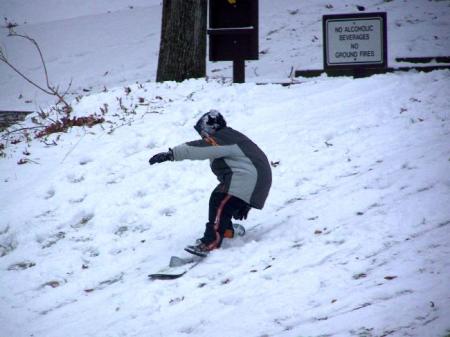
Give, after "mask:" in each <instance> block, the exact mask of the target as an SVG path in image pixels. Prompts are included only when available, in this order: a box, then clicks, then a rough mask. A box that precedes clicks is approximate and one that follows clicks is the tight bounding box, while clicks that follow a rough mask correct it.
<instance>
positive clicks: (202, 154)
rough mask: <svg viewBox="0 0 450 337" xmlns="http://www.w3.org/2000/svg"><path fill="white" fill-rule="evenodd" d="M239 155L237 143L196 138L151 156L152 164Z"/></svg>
mask: <svg viewBox="0 0 450 337" xmlns="http://www.w3.org/2000/svg"><path fill="white" fill-rule="evenodd" d="M233 154H234V155H239V154H240V153H239V151H237V147H236V145H224V146H223V145H222V146H220V145H218V144H217V143H215V142H214V140H212V138H209V139H206V140H204V139H201V140H195V141H192V142H188V143H184V144H181V145H178V146H175V147H174V148H173V149H169V151H167V152H161V153H158V154H156V155H154V156H153V157H152V158H150V160H149V162H150V165H153V164H156V163H162V162H165V161H169V160H170V161H173V160H175V161H180V160H185V159H190V160H205V159H216V158H222V157H227V156H230V155H233Z"/></svg>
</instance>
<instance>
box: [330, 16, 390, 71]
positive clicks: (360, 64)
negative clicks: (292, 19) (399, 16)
mask: <svg viewBox="0 0 450 337" xmlns="http://www.w3.org/2000/svg"><path fill="white" fill-rule="evenodd" d="M386 18H387V16H386V13H385V12H379V13H357V14H335V15H324V16H323V17H322V31H323V64H324V69H325V71H326V70H339V69H342V70H349V69H363V68H382V69H386V68H387V66H388V60H387V55H388V51H387V21H386ZM368 22H371V23H373V24H374V26H376V28H375V30H370V29H368V26H364V25H363V26H356V25H357V23H368ZM337 23H342V24H343V25H348V26H346V29H347V31H342V27H335V30H337V32H336V34H341V35H339V40H342V41H343V42H342V43H341V42H339V41H338V42H336V39H335V38H336V36H334V35H333V34H329V29H330V27H332V25H333V24H337ZM349 26H352V27H360V29H361V31H356V29H355V31H356V32H355V31H352V30H351V29H349V28H348V27H349ZM364 27H365V29H366V31H364V29H363V28H364ZM371 28H372V27H371ZM339 29H340V30H339ZM377 29H379V30H380V31H378V30H377ZM340 32H342V33H340ZM332 38H334V40H332ZM349 38H351V39H353V38H360V39H362V40H358V39H356V40H354V41H353V42H348V41H352V40H349ZM371 38H373V39H374V40H375V42H373V41H369V42H366V43H365V44H366V45H367V43H374V44H373V45H372V47H374V48H379V49H377V50H370V51H367V50H364V51H362V50H360V49H359V45H360V43H359V42H361V43H362V44H363V45H364V43H363V41H364V40H370V39H371ZM377 39H379V41H378V40H377ZM333 43H334V44H335V45H336V44H337V45H338V46H339V47H343V48H346V47H347V45H346V44H350V48H348V47H347V49H348V51H346V52H341V51H335V49H337V48H335V45H333ZM333 52H335V54H334V55H333V54H330V53H333ZM339 53H340V54H339ZM330 55H331V56H330ZM339 55H344V56H343V58H346V59H344V60H343V61H342V62H338V61H336V60H335V58H338V56H339ZM361 55H362V56H361ZM333 56H336V57H335V58H333ZM351 58H353V60H351Z"/></svg>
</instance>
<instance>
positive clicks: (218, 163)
mask: <svg viewBox="0 0 450 337" xmlns="http://www.w3.org/2000/svg"><path fill="white" fill-rule="evenodd" d="M194 129H195V130H196V131H197V132H198V133H199V134H200V136H201V138H202V139H201V140H195V141H192V142H187V143H184V144H181V145H178V146H175V147H174V148H173V149H169V151H167V152H162V153H158V154H156V155H154V156H153V157H151V158H150V160H149V162H150V165H153V164H156V163H162V162H165V161H181V160H185V159H190V160H204V159H209V160H210V165H211V170H212V171H213V173H214V174H215V175H216V176H217V178H218V180H219V182H220V183H219V185H218V186H217V187H216V188H215V189H214V191H213V192H212V194H211V197H210V200H209V219H208V222H207V223H206V229H205V232H204V235H203V237H202V238H201V239H199V240H197V242H196V245H193V246H188V247H186V249H185V250H187V251H188V252H190V253H192V254H195V255H199V256H206V255H207V254H208V253H209V252H210V251H211V250H214V249H217V248H219V247H220V245H221V243H222V240H223V238H224V237H229V238H232V237H233V236H234V229H233V225H232V222H231V218H234V219H238V220H243V219H247V215H248V212H249V210H250V209H251V208H256V209H262V208H263V206H264V203H265V201H266V198H267V196H268V194H269V189H270V186H271V184H272V172H271V169H270V164H269V162H268V160H267V157H266V155H265V154H264V152H263V151H261V149H260V148H259V147H258V146H257V145H256V144H255V143H254V142H252V141H251V140H250V139H249V138H248V137H247V136H245V135H244V134H242V133H240V132H238V131H236V130H233V129H232V128H230V127H227V123H226V121H225V119H224V118H223V116H222V114H221V113H220V112H218V111H217V110H210V111H209V112H207V113H205V114H204V115H203V116H202V117H200V119H199V120H198V121H197V123H196V125H195V126H194Z"/></svg>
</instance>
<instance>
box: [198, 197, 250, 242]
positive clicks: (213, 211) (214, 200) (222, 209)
mask: <svg viewBox="0 0 450 337" xmlns="http://www.w3.org/2000/svg"><path fill="white" fill-rule="evenodd" d="M245 206H247V203H246V202H245V201H243V200H241V199H239V198H236V197H234V196H232V195H229V194H227V193H223V192H220V191H218V189H216V190H214V192H213V193H212V194H211V197H210V199H209V216H208V222H207V223H206V229H205V233H204V234H203V238H202V242H203V243H204V244H206V245H207V247H208V249H210V250H211V249H215V248H219V247H220V245H221V244H222V240H223V238H224V235H225V231H227V230H233V224H232V222H231V218H232V216H233V214H234V213H235V212H236V211H237V210H239V209H241V208H242V207H245Z"/></svg>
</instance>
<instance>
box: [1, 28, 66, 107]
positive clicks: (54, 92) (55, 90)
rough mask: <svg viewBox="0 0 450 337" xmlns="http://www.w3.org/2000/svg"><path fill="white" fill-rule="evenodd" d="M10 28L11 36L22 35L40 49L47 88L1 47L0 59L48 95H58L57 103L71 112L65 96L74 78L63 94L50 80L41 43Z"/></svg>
mask: <svg viewBox="0 0 450 337" xmlns="http://www.w3.org/2000/svg"><path fill="white" fill-rule="evenodd" d="M8 28H9V36H13V37H21V38H23V39H26V40H28V41H29V42H31V43H32V44H33V45H34V47H35V48H36V50H37V51H38V54H39V58H40V60H41V63H42V66H43V69H44V76H45V82H46V86H47V89H45V88H43V87H42V86H40V85H38V84H37V83H36V82H34V81H32V80H31V79H30V78H28V77H27V76H26V75H24V74H23V73H22V72H21V71H20V70H19V69H17V68H16V67H15V66H14V65H13V64H12V63H11V62H9V60H8V58H7V57H6V56H5V53H4V52H3V50H2V49H1V48H0V61H2V62H4V63H5V64H6V65H8V66H9V67H10V68H11V69H12V70H14V71H15V72H16V73H17V74H18V75H20V76H21V77H22V78H23V79H25V80H26V81H27V82H28V83H30V84H31V85H33V86H35V87H36V88H38V89H39V90H41V91H43V92H45V93H46V94H48V95H52V96H56V97H57V98H58V102H57V103H56V104H59V103H62V104H63V105H64V108H63V112H65V113H66V114H70V112H71V111H72V107H71V106H70V104H69V103H67V101H66V100H65V98H64V97H65V95H66V94H67V93H68V91H69V89H70V87H71V85H72V80H71V81H70V84H69V86H68V88H67V90H66V91H65V92H64V93H63V94H61V93H60V92H59V87H58V86H56V87H54V86H52V85H51V84H50V80H49V77H48V70H47V65H46V63H45V60H44V56H43V54H42V50H41V48H40V47H39V44H38V43H37V42H36V40H35V39H33V38H31V37H29V36H28V35H24V34H18V33H17V32H15V31H14V26H8Z"/></svg>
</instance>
